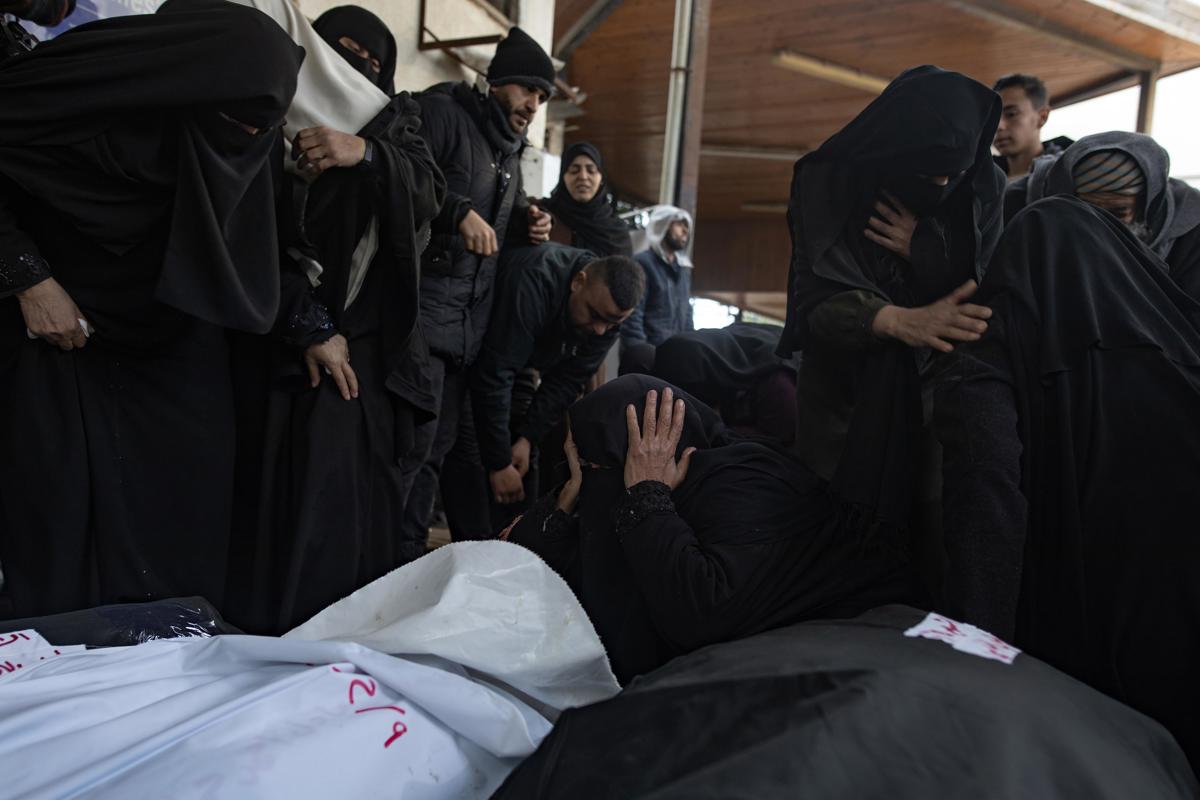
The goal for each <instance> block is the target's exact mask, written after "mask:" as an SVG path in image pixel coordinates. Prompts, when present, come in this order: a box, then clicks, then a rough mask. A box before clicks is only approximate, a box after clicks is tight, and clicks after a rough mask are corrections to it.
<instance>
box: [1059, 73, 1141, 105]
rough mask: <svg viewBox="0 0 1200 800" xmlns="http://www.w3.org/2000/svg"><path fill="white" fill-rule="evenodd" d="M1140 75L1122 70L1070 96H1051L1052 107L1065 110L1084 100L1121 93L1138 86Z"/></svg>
mask: <svg viewBox="0 0 1200 800" xmlns="http://www.w3.org/2000/svg"><path fill="white" fill-rule="evenodd" d="M1140 75H1141V73H1140V72H1134V71H1133V70H1122V71H1120V72H1116V73H1114V74H1112V75H1108V76H1106V77H1104V78H1101V79H1100V80H1098V81H1095V82H1094V83H1089V84H1088V85H1087V86H1084V87H1081V88H1079V89H1076V90H1075V91H1073V92H1070V93H1069V94H1064V95H1062V96H1061V97H1060V96H1058V95H1051V96H1050V107H1051V108H1063V107H1065V106H1069V105H1073V104H1075V103H1082V102H1083V101H1084V100H1092V99H1094V98H1097V97H1101V96H1103V95H1106V94H1112V93H1113V92H1119V91H1120V90H1122V89H1128V88H1129V87H1131V86H1137V85H1138V78H1139V76H1140Z"/></svg>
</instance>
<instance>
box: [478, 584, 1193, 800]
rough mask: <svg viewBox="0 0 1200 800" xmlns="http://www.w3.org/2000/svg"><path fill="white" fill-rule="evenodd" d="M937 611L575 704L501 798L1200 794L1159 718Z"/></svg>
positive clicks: (806, 633) (772, 647)
mask: <svg viewBox="0 0 1200 800" xmlns="http://www.w3.org/2000/svg"><path fill="white" fill-rule="evenodd" d="M939 622H940V623H951V622H952V621H950V620H946V619H945V618H942V617H937V616H936V615H929V616H927V615H926V614H925V612H923V611H917V610H916V609H911V608H906V607H903V606H887V607H884V608H879V609H875V610H873V611H870V612H868V613H866V614H864V615H862V616H861V617H858V618H856V619H853V620H828V621H819V622H805V623H802V624H799V625H793V626H790V627H787V628H781V629H779V630H775V631H771V632H769V633H763V634H759V635H757V636H752V637H750V638H748V639H743V640H741V641H737V642H728V643H725V644H719V645H714V646H712V647H707V648H704V649H702V650H698V651H696V652H694V653H690V654H688V655H685V656H681V657H679V658H676V659H675V660H674V661H672V662H670V663H669V664H667V665H666V666H664V667H661V668H659V669H657V670H655V671H654V672H652V673H650V674H648V675H644V676H641V677H639V678H638V679H637V680H635V681H634V682H633V683H632V684H630V686H628V687H627V688H626V689H625V691H624V692H622V693H621V695H620V696H618V697H616V698H614V699H612V700H608V701H605V702H602V703H597V704H595V705H592V706H589V707H587V708H582V709H575V710H572V711H568V712H566V713H564V714H563V715H562V717H561V718H560V719H559V721H558V724H557V725H556V726H555V729H554V732H553V733H552V734H551V735H550V736H549V738H547V739H546V740H545V741H544V742H543V743H542V745H541V747H540V748H539V749H538V751H537V753H535V754H534V755H533V756H532V757H530V758H528V759H526V761H525V762H524V763H522V764H521V766H520V767H518V768H517V770H516V771H515V772H513V774H512V775H510V776H509V778H508V780H507V781H506V782H505V784H504V786H503V787H502V788H501V789H500V790H499V791H498V792H497V793H496V795H495V798H496V800H538V798H562V797H566V798H571V800H587V799H588V798H610V797H621V798H625V797H643V798H648V797H653V798H657V799H658V800H667V798H680V799H681V800H684V799H686V800H700V799H702V798H722V799H724V798H730V797H739V798H755V800H767V799H768V798H781V800H782V799H783V798H786V799H787V800H792V798H801V797H803V798H809V797H811V798H914V799H916V798H920V799H921V800H925V798H1013V800H1017V799H1018V798H1022V799H1023V798H1068V797H1069V798H1088V799H1089V800H1125V799H1126V798H1155V800H1185V798H1195V797H1197V796H1200V786H1198V785H1197V783H1196V779H1195V777H1194V776H1193V775H1192V772H1191V769H1190V768H1189V766H1188V762H1187V758H1186V757H1185V756H1184V754H1183V752H1182V751H1181V750H1180V749H1179V746H1178V745H1177V744H1176V743H1175V742H1174V741H1173V740H1172V738H1171V735H1170V734H1169V733H1167V731H1166V730H1165V729H1164V728H1163V727H1162V726H1161V725H1159V724H1158V723H1156V722H1154V721H1153V720H1151V719H1149V718H1148V717H1145V716H1143V715H1141V714H1139V713H1138V712H1136V711H1134V710H1133V709H1130V708H1127V707H1125V706H1123V705H1121V704H1120V703H1118V702H1117V701H1115V700H1113V699H1111V698H1108V697H1105V696H1104V695H1102V694H1100V693H1099V692H1097V691H1095V690H1094V689H1091V688H1089V687H1088V686H1085V685H1084V684H1082V683H1080V682H1079V681H1077V680H1075V679H1073V678H1071V677H1068V676H1067V675H1064V674H1063V673H1061V672H1058V671H1057V670H1055V669H1053V668H1051V667H1049V666H1047V665H1046V664H1043V663H1041V662H1039V661H1038V660H1037V659H1035V658H1032V657H1030V656H1029V655H1026V654H1020V655H1015V651H1014V652H1009V651H1005V650H1004V648H1003V647H1000V645H1002V644H1003V643H1002V642H1001V643H998V644H997V641H998V640H997V641H992V639H994V637H992V638H991V639H989V637H988V636H987V635H986V634H978V635H977V634H973V633H968V635H967V636H968V638H969V639H970V640H971V642H972V643H971V644H970V645H968V644H967V641H965V640H964V639H963V638H962V637H961V636H960V635H958V634H960V633H961V632H962V630H961V629H962V626H960V625H959V624H958V623H953V625H954V631H951V632H950V633H947V631H946V629H945V628H943V629H942V630H940V631H939V630H938V623H939ZM906 632H908V633H910V634H911V635H906ZM998 653H1003V654H1004V656H1005V658H998V657H997V656H998ZM1008 655H1013V656H1014V657H1013V659H1012V660H1011V663H1009V660H1008V658H1007V656H1008Z"/></svg>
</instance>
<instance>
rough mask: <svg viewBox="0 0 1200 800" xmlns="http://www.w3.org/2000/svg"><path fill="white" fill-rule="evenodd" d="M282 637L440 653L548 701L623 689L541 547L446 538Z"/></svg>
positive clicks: (556, 706)
mask: <svg viewBox="0 0 1200 800" xmlns="http://www.w3.org/2000/svg"><path fill="white" fill-rule="evenodd" d="M284 638H288V639H338V640H342V641H348V642H357V643H358V644H361V645H365V646H366V647H370V648H373V649H375V650H379V651H382V652H384V653H396V654H402V653H425V654H429V655H435V656H440V657H441V658H445V659H447V660H449V661H453V662H455V663H456V664H461V665H463V666H465V667H469V668H470V669H472V670H475V671H477V672H479V673H483V674H486V675H488V676H490V677H492V678H494V679H496V680H498V681H501V682H503V683H505V684H507V685H508V686H511V687H513V688H515V689H517V690H518V691H520V692H522V693H524V694H527V695H529V696H530V697H532V698H535V699H536V700H538V701H540V702H541V703H544V704H546V705H547V706H549V708H550V709H551V710H560V709H563V708H567V707H570V706H578V705H587V704H589V703H594V702H597V701H600V700H605V699H607V698H609V697H612V696H613V695H614V694H616V693H617V692H618V691H619V689H620V687H619V686H618V684H617V681H616V678H614V677H613V673H612V670H611V669H610V668H609V665H608V658H607V657H606V656H605V653H604V647H603V645H601V644H600V639H599V637H598V636H597V635H596V631H595V629H594V628H593V627H592V623H591V621H590V620H589V619H588V617H587V614H586V613H584V610H583V608H582V606H580V605H579V601H578V600H576V599H575V595H574V593H573V592H572V591H571V589H570V587H568V586H567V584H566V582H565V581H563V579H562V578H560V577H559V576H558V574H557V573H556V572H554V571H553V570H551V569H549V568H548V567H547V566H546V564H545V562H543V561H542V560H541V559H540V558H538V557H537V556H536V555H534V554H533V553H531V552H530V551H529V550H526V549H525V548H523V547H520V546H518V545H515V544H509V543H508V542H500V541H487V542H462V543H458V544H451V545H447V546H446V547H441V548H439V549H437V550H435V551H433V552H432V553H430V554H429V555H427V556H425V557H424V558H421V559H419V560H417V561H414V562H412V563H411V564H407V565H405V566H403V567H400V568H399V569H397V570H396V571H394V572H392V573H391V574H390V575H388V576H386V577H384V578H381V579H380V580H377V581H375V582H374V583H371V584H369V585H368V586H366V587H364V588H362V589H360V590H358V591H357V592H355V593H354V594H352V595H350V596H349V597H347V598H345V599H343V600H340V601H338V602H337V603H334V604H333V605H331V606H329V607H328V608H326V609H325V610H324V611H322V612H321V613H320V614H318V615H316V616H315V617H313V618H312V619H311V620H309V621H308V622H306V623H304V624H303V625H301V626H300V627H298V628H295V629H293V630H291V631H289V632H288V633H286V634H284Z"/></svg>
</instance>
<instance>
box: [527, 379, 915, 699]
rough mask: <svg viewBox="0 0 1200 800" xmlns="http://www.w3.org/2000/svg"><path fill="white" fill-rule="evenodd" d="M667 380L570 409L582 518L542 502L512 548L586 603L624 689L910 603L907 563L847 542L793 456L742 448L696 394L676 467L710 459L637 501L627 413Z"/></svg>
mask: <svg viewBox="0 0 1200 800" xmlns="http://www.w3.org/2000/svg"><path fill="white" fill-rule="evenodd" d="M667 388H671V387H669V385H668V384H666V383H664V382H663V381H661V380H658V379H656V378H650V377H647V376H644V375H626V376H623V377H621V378H618V379H617V380H615V381H612V382H610V383H607V384H605V385H604V386H602V387H601V388H599V389H597V390H596V391H594V392H592V393H591V394H589V395H587V396H586V397H584V398H583V399H582V400H580V401H579V402H577V403H576V404H575V405H574V406H572V407H571V411H570V414H569V416H570V423H571V432H572V436H573V440H574V444H575V446H576V447H577V449H578V455H579V458H580V459H581V460H582V461H583V462H586V464H587V465H588V466H585V467H584V468H583V470H582V472H583V481H582V489H581V491H580V493H579V495H578V505H577V507H576V509H575V510H574V513H573V514H571V515H569V514H568V513H566V512H565V511H564V510H559V509H558V508H557V506H556V504H557V501H558V493H557V492H555V493H551V494H549V495H547V496H546V497H545V498H543V499H542V500H540V501H539V502H538V503H537V504H536V505H535V506H534V508H533V509H531V510H530V512H529V513H528V514H526V515H525V516H524V517H523V518H522V519H521V520H520V521H519V522H518V523H517V524H516V525H515V526H514V527H513V528H512V531H511V532H510V533H509V536H508V538H509V541H512V542H515V543H517V544H521V545H523V546H526V547H529V548H530V549H531V550H533V551H534V552H536V553H538V554H539V555H541V556H542V557H543V558H544V559H545V560H546V562H547V563H548V564H549V565H550V566H551V567H553V568H554V569H555V570H557V571H558V572H559V573H560V574H562V575H563V577H564V578H565V579H566V580H567V582H568V584H570V585H571V587H572V588H573V589H574V590H575V592H576V594H577V595H578V596H579V599H580V602H581V603H582V604H583V607H584V610H585V611H587V613H588V616H589V617H590V618H591V620H592V623H593V624H594V625H595V626H596V630H597V632H598V633H599V634H600V638H601V639H602V640H603V642H604V646H605V648H606V650H607V651H608V654H609V658H610V660H611V662H612V666H613V671H614V673H615V674H616V675H617V677H618V678H619V679H620V680H621V681H622V682H628V681H629V680H630V679H631V678H632V677H633V676H635V675H638V674H641V673H643V672H647V671H649V670H651V669H653V668H655V667H657V666H659V665H661V664H663V663H665V662H666V661H667V660H669V659H670V658H672V657H674V656H675V655H679V654H680V653H685V652H689V651H691V650H695V649H697V648H699V647H702V646H704V645H707V644H713V643H715V642H722V641H729V640H732V639H737V638H741V637H743V636H749V635H752V634H754V633H758V632H761V631H764V630H769V629H771V628H775V627H778V626H780V625H785V624H788V623H790V622H796V621H799V620H802V619H813V618H818V617H837V616H853V615H854V614H857V613H860V612H862V611H864V610H866V609H868V608H872V607H874V606H876V605H880V604H882V603H887V602H892V601H901V600H904V599H906V598H907V594H908V590H909V588H910V584H909V576H908V571H907V568H906V565H905V562H904V559H903V557H902V556H900V555H898V554H896V553H894V552H891V551H889V550H887V548H885V547H881V546H879V545H880V544H881V543H880V542H871V541H868V540H866V539H864V538H862V537H859V536H855V535H854V534H853V533H851V532H849V531H848V530H847V529H846V526H845V523H846V521H847V519H848V516H847V514H846V513H845V509H844V507H843V505H842V504H841V503H840V502H839V501H838V500H837V499H836V498H835V497H834V495H832V494H831V493H830V492H829V489H828V486H827V484H826V483H825V481H822V480H821V479H820V478H818V477H817V476H816V475H814V474H813V473H812V471H811V470H809V469H807V468H806V467H805V466H804V465H803V464H801V463H800V462H799V461H798V460H797V459H796V458H795V456H794V455H792V454H791V453H789V452H787V451H785V450H784V449H782V448H778V447H773V446H770V445H767V444H764V443H761V442H755V441H745V440H740V439H739V438H737V437H736V436H733V435H731V434H730V433H729V432H728V430H727V429H726V428H725V426H724V424H723V423H722V422H721V419H720V417H719V416H718V415H717V414H716V413H715V412H714V411H712V410H711V409H710V408H708V407H707V406H705V405H704V404H703V403H701V402H699V401H698V400H695V399H694V398H692V397H691V396H690V395H688V394H687V393H686V392H683V391H681V390H678V389H674V388H672V391H673V393H674V395H675V397H676V398H678V399H683V401H684V403H685V411H684V413H685V415H686V416H685V422H684V427H683V433H682V436H681V437H680V439H679V443H678V446H677V448H676V455H677V457H678V456H680V455H682V454H683V453H684V452H686V451H687V450H688V449H689V448H697V452H695V453H693V454H692V456H691V457H690V463H689V466H688V468H687V471H686V476H685V478H684V480H683V482H682V483H681V484H680V485H679V486H678V487H677V488H675V489H674V490H673V491H672V490H671V489H670V488H669V487H668V486H667V485H666V484H663V483H658V482H656V481H643V482H640V483H637V484H635V485H633V486H632V487H630V488H629V489H626V487H625V484H624V480H623V467H624V465H625V460H626V451H627V448H628V446H629V431H628V428H627V426H626V420H625V414H624V410H625V408H626V406H628V405H633V406H634V407H635V409H636V411H637V417H638V419H639V420H640V419H642V417H643V413H644V410H645V407H646V402H647V400H646V395H647V392H648V391H650V390H651V389H653V390H655V391H656V392H658V394H659V397H660V400H661V398H662V396H663V394H664V392H665V390H666V389H667Z"/></svg>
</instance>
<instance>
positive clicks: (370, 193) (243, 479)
mask: <svg viewBox="0 0 1200 800" xmlns="http://www.w3.org/2000/svg"><path fill="white" fill-rule="evenodd" d="M256 3H257V5H258V6H259V7H261V8H263V10H264V11H266V12H267V13H269V14H271V15H272V16H274V17H275V18H276V19H277V21H279V22H280V24H281V25H285V26H286V30H288V32H289V34H290V35H292V36H294V37H296V39H297V41H303V42H306V43H307V44H308V47H309V53H310V61H309V63H308V64H306V67H305V70H306V71H305V73H302V75H301V88H300V90H299V91H297V93H296V97H295V100H294V102H293V105H292V108H290V109H289V110H288V118H289V120H295V119H297V118H306V119H310V118H311V117H312V116H313V112H314V110H316V109H320V110H322V111H324V112H326V115H327V116H326V122H327V124H326V125H324V126H316V127H317V128H324V129H325V130H326V132H327V135H326V141H330V140H332V138H333V137H340V138H342V139H345V140H356V141H357V142H359V143H360V144H361V147H362V151H361V152H362V153H363V156H362V158H361V160H359V161H357V163H348V162H347V163H338V165H337V166H333V167H329V168H327V169H324V170H323V171H322V172H321V173H320V175H319V176H318V177H315V179H314V178H313V175H312V172H313V170H312V169H305V168H304V167H303V166H301V165H303V164H305V163H307V162H306V156H305V155H304V152H305V151H303V149H302V148H299V149H297V150H295V151H294V157H295V159H296V160H295V161H294V162H293V163H294V164H295V165H296V166H297V169H296V170H295V171H296V172H297V173H299V174H298V175H292V176H291V178H292V180H293V181H294V189H295V194H296V196H298V197H303V198H304V202H303V203H302V204H298V205H301V206H302V208H301V210H300V213H302V214H303V225H302V231H303V239H304V241H303V243H302V244H301V245H300V246H299V247H297V248H296V249H295V250H294V251H292V252H289V253H288V254H287V258H288V259H291V258H293V257H296V256H297V255H299V256H301V257H302V258H303V259H304V260H305V263H308V264H309V265H310V266H313V265H319V266H320V275H319V276H318V278H317V280H316V281H315V285H314V282H310V281H309V280H307V279H303V280H301V281H300V282H299V285H297V284H296V282H294V281H290V280H286V277H287V275H288V272H287V271H285V286H284V294H283V307H282V308H281V310H280V315H279V322H278V325H277V326H276V330H275V331H274V333H273V335H272V336H270V337H257V338H256V339H254V340H251V341H242V342H239V347H238V351H237V354H236V359H237V360H236V364H237V369H236V377H237V384H236V385H237V386H238V388H239V392H238V399H239V405H238V422H239V438H238V451H239V455H238V481H237V487H238V493H237V506H236V508H237V514H236V515H235V531H236V532H237V536H236V538H237V542H236V546H235V549H234V553H233V554H232V558H231V564H230V583H231V585H230V594H231V599H232V600H233V601H234V602H233V604H232V607H231V608H230V609H229V613H228V618H229V619H231V621H233V622H234V623H235V624H237V625H238V626H239V627H241V628H243V629H244V630H246V631H248V632H254V633H283V632H285V631H287V630H289V629H291V628H293V627H295V626H296V625H298V624H299V623H301V622H303V621H304V620H306V619H308V618H309V617H311V616H312V615H313V614H315V613H316V612H318V611H320V610H321V609H323V608H324V607H325V606H327V605H329V604H330V603H333V602H335V601H337V600H339V599H341V598H342V597H345V596H346V595H348V594H350V593H351V592H353V591H354V590H356V589H358V588H359V587H361V586H364V585H366V584H367V583H369V582H371V581H372V580H374V579H375V578H378V577H380V576H381V575H383V574H385V573H387V572H389V571H391V570H392V569H394V568H395V567H397V566H399V565H400V564H401V563H404V562H405V561H408V560H411V559H412V558H416V557H418V556H420V555H423V554H424V548H422V549H421V551H420V552H417V553H414V552H411V551H409V550H405V549H403V548H401V547H400V540H399V537H398V535H397V531H398V530H399V528H400V522H401V520H402V519H403V512H404V507H405V503H406V499H407V495H408V488H409V487H408V483H407V481H406V479H405V473H404V472H403V471H402V469H401V464H402V462H403V460H404V458H405V457H406V456H408V457H410V458H413V459H419V458H420V457H421V456H422V455H423V454H410V453H409V451H410V450H411V449H412V448H413V447H414V442H415V438H414V431H415V429H416V426H417V425H418V424H420V423H423V422H425V421H427V420H431V419H433V418H434V416H435V415H436V411H437V409H436V405H435V403H434V402H433V396H432V389H431V386H430V384H429V379H428V377H427V359H428V352H427V350H426V348H425V342H424V339H423V338H422V336H421V331H420V329H419V326H418V324H417V313H418V312H417V285H418V271H419V270H418V259H419V256H420V251H421V249H422V247H423V246H424V244H425V242H426V241H427V240H428V226H429V220H431V219H432V218H433V217H434V216H435V215H436V214H437V212H438V210H439V208H440V206H441V202H442V199H443V195H444V192H445V181H444V179H443V177H442V174H441V172H440V171H439V170H438V168H437V165H436V164H435V163H434V161H433V157H432V156H431V155H430V153H429V148H428V146H427V145H426V143H425V140H424V139H423V138H421V136H420V135H419V134H418V133H417V131H418V129H419V128H420V125H421V119H420V108H419V106H417V104H416V102H415V101H414V100H413V99H412V98H411V97H410V96H409V95H408V94H407V93H405V92H402V93H401V94H399V95H396V96H394V97H388V96H386V95H384V94H383V93H382V92H380V91H378V90H376V89H375V87H373V86H372V85H371V84H369V83H367V81H366V80H365V79H363V78H362V77H360V76H359V75H358V74H356V71H355V70H354V69H352V67H354V66H355V65H354V63H353V61H352V59H350V58H348V57H345V56H344V54H343V57H339V56H338V55H337V54H336V53H335V52H334V51H331V50H330V48H327V47H326V46H325V42H322V41H320V40H319V39H318V38H317V37H316V36H315V35H313V34H312V30H311V29H310V28H309V23H308V22H307V21H306V20H304V19H303V18H302V17H301V16H300V15H299V14H297V13H295V11H294V9H292V8H290V7H288V6H287V0H278V2H275V3H266V2H261V0H256ZM343 58H345V60H343ZM346 62H350V64H349V66H347V63H346ZM328 87H339V89H338V90H336V91H331V90H330V89H329V88H328ZM352 106H353V107H358V108H361V109H362V112H363V114H364V115H368V114H369V113H370V110H371V109H372V108H373V109H375V111H376V113H375V114H374V115H373V118H370V119H369V121H368V122H367V123H366V124H365V125H364V126H363V127H362V128H361V129H358V130H357V131H356V133H353V134H351V133H349V132H348V131H344V130H342V129H343V128H345V127H348V126H349V125H350V124H352V123H350V121H349V118H350V117H351V116H352V114H351V113H350V108H351V107H352ZM339 115H341V117H342V118H339ZM343 119H344V120H345V121H343ZM338 126H341V128H339V127H338ZM311 130H312V129H311V128H310V129H305V130H301V131H299V132H298V134H297V137H296V139H297V141H298V142H305V141H306V139H307V137H308V136H309V134H310V132H311ZM317 147H320V145H317ZM311 151H312V150H311V148H310V150H309V151H307V152H311ZM353 158H354V157H351V158H350V159H349V160H352V159H353ZM302 175H303V176H305V177H303V178H302V177H301V176H302ZM314 271H315V269H314ZM339 352H340V353H343V354H344V357H345V362H344V363H341V362H340V361H339V360H338V359H337V358H334V359H333V363H329V362H328V361H323V360H322V359H328V358H331V357H332V356H333V354H336V353H339ZM322 366H326V367H328V368H329V370H330V373H336V375H335V374H330V373H325V372H324V370H322V369H319V367H322ZM312 372H315V373H316V377H317V382H315V383H314V381H313V379H312V377H311V373H312ZM349 375H353V376H354V377H353V380H354V382H355V383H354V389H355V391H354V393H353V395H351V394H350V393H349V392H347V391H343V390H342V388H341V386H340V385H339V384H338V381H339V380H349V378H348V377H347V376H349Z"/></svg>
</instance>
